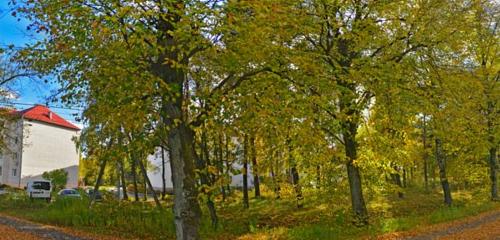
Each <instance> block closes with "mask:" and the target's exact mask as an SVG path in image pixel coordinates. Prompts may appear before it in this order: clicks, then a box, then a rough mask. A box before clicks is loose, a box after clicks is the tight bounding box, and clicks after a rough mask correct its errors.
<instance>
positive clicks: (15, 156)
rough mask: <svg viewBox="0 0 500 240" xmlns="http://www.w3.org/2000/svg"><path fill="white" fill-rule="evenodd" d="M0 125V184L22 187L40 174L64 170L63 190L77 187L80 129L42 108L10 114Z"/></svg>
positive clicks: (37, 106) (39, 177)
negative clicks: (1, 137) (0, 137)
mask: <svg viewBox="0 0 500 240" xmlns="http://www.w3.org/2000/svg"><path fill="white" fill-rule="evenodd" d="M11 113H12V114H11V115H12V118H9V119H8V120H5V121H3V124H4V127H5V128H4V134H3V135H4V141H3V142H4V146H3V147H2V150H1V154H0V184H7V185H10V186H13V187H23V186H25V185H26V183H27V182H28V181H30V180H37V179H42V174H43V173H44V172H48V171H52V170H56V169H64V170H65V171H66V172H67V173H68V182H67V187H77V186H78V164H79V159H80V155H79V152H78V150H77V147H76V143H75V140H76V139H77V138H78V136H79V132H80V129H79V128H78V127H77V126H75V125H74V124H72V123H70V122H69V121H67V120H65V119H64V118H62V117H60V116H59V115H57V114H56V113H54V112H52V111H51V110H50V109H49V108H47V107H46V106H43V105H35V106H34V107H31V108H28V109H25V110H22V111H12V112H11Z"/></svg>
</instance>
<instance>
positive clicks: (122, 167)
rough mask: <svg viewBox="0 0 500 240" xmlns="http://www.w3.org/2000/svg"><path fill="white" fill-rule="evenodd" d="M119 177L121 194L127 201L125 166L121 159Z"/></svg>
mask: <svg viewBox="0 0 500 240" xmlns="http://www.w3.org/2000/svg"><path fill="white" fill-rule="evenodd" d="M119 164H120V178H121V182H122V184H121V185H122V194H123V200H127V201H128V194H127V181H125V166H123V165H124V164H123V160H121V161H120V163H119Z"/></svg>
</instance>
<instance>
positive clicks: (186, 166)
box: [168, 108, 201, 240]
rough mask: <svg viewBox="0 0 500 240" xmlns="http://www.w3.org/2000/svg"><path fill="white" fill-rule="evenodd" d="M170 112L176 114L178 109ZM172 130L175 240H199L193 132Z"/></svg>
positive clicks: (181, 125) (177, 127) (181, 126)
mask: <svg viewBox="0 0 500 240" xmlns="http://www.w3.org/2000/svg"><path fill="white" fill-rule="evenodd" d="M171 111H174V112H177V111H179V108H177V109H175V110H174V109H172V110H171ZM178 113H179V114H180V112H178ZM174 119H175V118H174ZM169 126H173V127H172V128H171V129H170V131H169V136H168V141H169V148H170V153H171V155H170V165H171V169H172V182H173V185H174V197H175V198H174V222H175V228H176V238H177V239H183V240H184V239H186V240H187V239H189V240H190V239H199V235H198V228H199V225H200V218H201V210H200V206H199V204H198V189H197V187H196V176H195V164H194V162H195V153H194V148H193V147H194V146H193V143H194V132H193V131H192V130H191V129H190V128H189V127H188V126H186V125H185V124H184V123H179V124H175V125H174V124H171V125H170V124H169Z"/></svg>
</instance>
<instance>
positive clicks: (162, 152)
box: [160, 146, 167, 200]
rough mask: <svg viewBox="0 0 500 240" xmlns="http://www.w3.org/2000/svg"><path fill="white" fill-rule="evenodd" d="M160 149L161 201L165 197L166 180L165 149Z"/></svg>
mask: <svg viewBox="0 0 500 240" xmlns="http://www.w3.org/2000/svg"><path fill="white" fill-rule="evenodd" d="M160 149H161V181H162V191H161V199H162V200H164V199H165V196H166V195H167V178H166V176H165V175H166V173H165V148H163V146H162V147H161V148H160Z"/></svg>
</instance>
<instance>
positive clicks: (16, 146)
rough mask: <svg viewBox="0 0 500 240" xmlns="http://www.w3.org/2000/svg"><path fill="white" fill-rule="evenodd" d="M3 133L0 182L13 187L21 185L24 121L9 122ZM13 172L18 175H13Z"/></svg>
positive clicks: (0, 155)
mask: <svg viewBox="0 0 500 240" xmlns="http://www.w3.org/2000/svg"><path fill="white" fill-rule="evenodd" d="M4 127H5V130H4V133H3V141H4V142H3V143H4V146H5V147H4V148H3V149H2V150H1V154H0V166H1V167H2V171H1V175H2V176H1V177H0V182H1V183H2V184H8V185H11V186H15V187H19V186H20V185H19V184H20V168H21V151H22V148H21V145H22V121H21V120H12V121H7V122H6V123H5V125H4ZM13 170H15V171H16V175H15V176H14V175H13Z"/></svg>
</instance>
